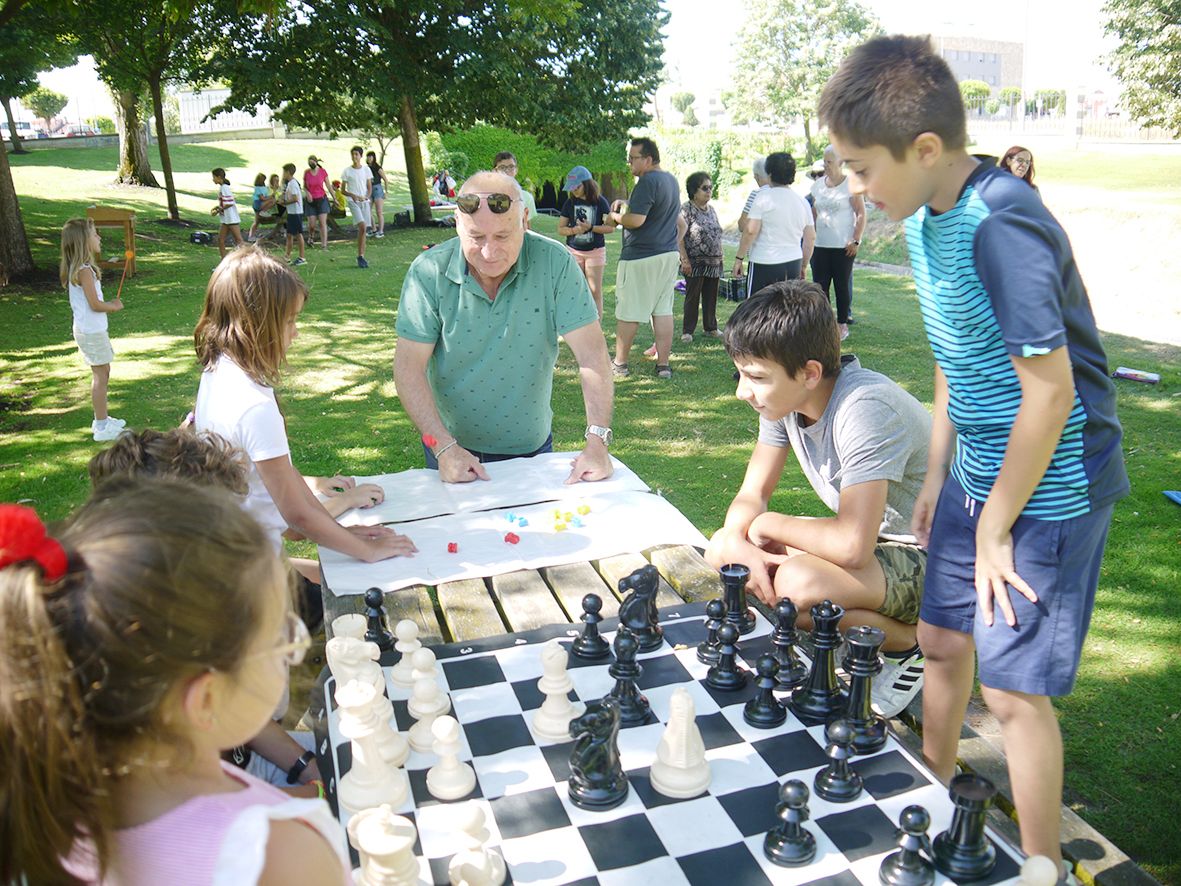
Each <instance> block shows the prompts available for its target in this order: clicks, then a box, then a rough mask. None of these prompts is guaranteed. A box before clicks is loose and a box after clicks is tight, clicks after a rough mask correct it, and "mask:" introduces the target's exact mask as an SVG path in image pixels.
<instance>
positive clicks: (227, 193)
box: [209, 166, 244, 258]
mask: <svg viewBox="0 0 1181 886" xmlns="http://www.w3.org/2000/svg"><path fill="white" fill-rule="evenodd" d="M213 183H214V184H215V185H217V205H216V206H214V207H213V208H212V209H211V210H209V214H210V215H217V216H220V217H221V227H220V228H218V230H217V251H218V252H220V253H221V257H222V258H225V257H226V234H229V235H230V236H231V237H233V238H234V243H235V244H237V245H238V246H241V245H242V243H243V242H244V241H243V238H242V218H241V216H239V215H238V204H237V202H236V201H235V200H234V189H233V188H231V187H230V180H229V179H228V178H226V171H225V170H224V169H222V168H221V167H220V166H218V167H217V168H216V169H214V170H213Z"/></svg>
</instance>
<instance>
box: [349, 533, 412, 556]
mask: <svg viewBox="0 0 1181 886" xmlns="http://www.w3.org/2000/svg"><path fill="white" fill-rule="evenodd" d="M347 528H348V531H349V532H351V533H352V534H353V535H355V536H357V538H360V539H362V540H363V541H364V542H365V548H366V550H365V553H363V554H362V555H361V556H360V557H358V558H357V559H359V560H363V561H364V562H366V563H376V562H377V561H378V560H388V559H389V558H390V557H410V556H413V555H414V554H415V553H417V552H418V548H417V547H415V545H414V542H412V541H411V540H410V537H409V536H407V535H398V533H396V532H394V530H392V529H390V527H388V526H349V527H347Z"/></svg>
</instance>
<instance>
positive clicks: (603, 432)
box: [583, 425, 614, 446]
mask: <svg viewBox="0 0 1181 886" xmlns="http://www.w3.org/2000/svg"><path fill="white" fill-rule="evenodd" d="M591 434H594V435H595V436H596V437H598V438H599V439H600V440H602V441H603V445H604V446H610V445H611V440H612V437H613V436H614V435H613V434H612V433H611V429H610V428H601V427H599V426H598V425H587V428H586V433H585V434H584V435H583V436H584V437H589V436H590V435H591Z"/></svg>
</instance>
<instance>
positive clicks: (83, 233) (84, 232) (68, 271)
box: [58, 218, 102, 287]
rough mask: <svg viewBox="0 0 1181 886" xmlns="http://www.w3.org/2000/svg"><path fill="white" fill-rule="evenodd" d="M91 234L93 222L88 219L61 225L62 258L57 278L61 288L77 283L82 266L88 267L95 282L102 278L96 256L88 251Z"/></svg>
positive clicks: (73, 220) (77, 219)
mask: <svg viewBox="0 0 1181 886" xmlns="http://www.w3.org/2000/svg"><path fill="white" fill-rule="evenodd" d="M93 233H94V222H93V221H91V220H90V219H88V218H72V219H70V220H69V221H68V222H66V223H65V224H64V225H62V258H61V264H60V265H59V266H58V276H59V277H60V278H61V282H62V286H63V287H69V285H70V284H71V283H77V282H78V271H80V270H81V269H82V266H83V265H90V269H91V270H92V271H94V279H95V280H99V279H101V278H102V272H101V271H100V269H99V266H98V256H97V255H95V254H94V253H93V252H91V251H90V236H91V234H93Z"/></svg>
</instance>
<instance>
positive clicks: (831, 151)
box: [824, 145, 841, 160]
mask: <svg viewBox="0 0 1181 886" xmlns="http://www.w3.org/2000/svg"><path fill="white" fill-rule="evenodd" d="M824 156H825V157H831V158H832V159H834V160H840V159H841V157H840V155H839V154H838V153H837V149H836V148H834V147H833V146H832V145H826V146H825V148H824Z"/></svg>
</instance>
